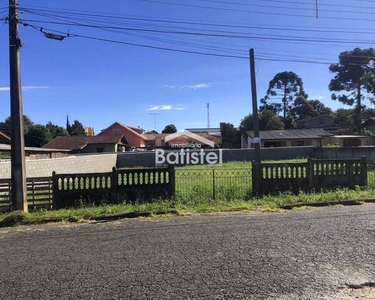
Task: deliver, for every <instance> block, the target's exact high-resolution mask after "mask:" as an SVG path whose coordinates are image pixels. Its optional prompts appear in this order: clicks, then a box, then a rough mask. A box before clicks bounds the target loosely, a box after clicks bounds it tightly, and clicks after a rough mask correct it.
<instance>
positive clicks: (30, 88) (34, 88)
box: [0, 85, 50, 92]
mask: <svg viewBox="0 0 375 300" xmlns="http://www.w3.org/2000/svg"><path fill="white" fill-rule="evenodd" d="M49 88H50V87H49V86H35V85H31V86H23V87H22V90H23V91H30V90H41V89H49ZM9 91H10V87H8V86H1V87H0V92H9Z"/></svg>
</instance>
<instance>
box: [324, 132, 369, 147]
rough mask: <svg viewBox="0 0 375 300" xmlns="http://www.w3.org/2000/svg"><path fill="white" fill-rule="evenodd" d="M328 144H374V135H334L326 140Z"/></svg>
mask: <svg viewBox="0 0 375 300" xmlns="http://www.w3.org/2000/svg"><path fill="white" fill-rule="evenodd" d="M326 145H327V146H336V147H363V146H374V137H372V136H366V135H352V134H347V135H346V134H343V135H332V136H330V137H329V138H328V139H327V140H326Z"/></svg>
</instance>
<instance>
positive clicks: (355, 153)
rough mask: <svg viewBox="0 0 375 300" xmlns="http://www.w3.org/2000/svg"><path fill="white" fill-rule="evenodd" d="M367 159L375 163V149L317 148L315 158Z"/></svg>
mask: <svg viewBox="0 0 375 300" xmlns="http://www.w3.org/2000/svg"><path fill="white" fill-rule="evenodd" d="M363 156H366V157H367V161H368V162H369V163H374V162H375V147H374V146H372V147H358V148H316V149H314V157H315V158H318V159H351V158H362V157H363Z"/></svg>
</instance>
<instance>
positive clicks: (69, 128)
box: [66, 116, 72, 135]
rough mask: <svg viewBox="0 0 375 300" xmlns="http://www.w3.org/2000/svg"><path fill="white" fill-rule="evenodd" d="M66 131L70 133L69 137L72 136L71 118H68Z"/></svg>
mask: <svg viewBox="0 0 375 300" xmlns="http://www.w3.org/2000/svg"><path fill="white" fill-rule="evenodd" d="M66 131H67V132H68V134H69V135H71V134H72V126H71V125H70V122H69V116H66Z"/></svg>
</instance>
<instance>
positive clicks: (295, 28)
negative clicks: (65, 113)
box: [20, 8, 373, 34]
mask: <svg viewBox="0 0 375 300" xmlns="http://www.w3.org/2000/svg"><path fill="white" fill-rule="evenodd" d="M20 10H23V11H24V12H27V13H31V14H36V15H42V16H46V17H47V16H50V17H60V18H65V19H71V18H70V17H69V15H71V16H73V15H75V16H87V17H96V18H99V19H100V20H102V21H103V18H106V19H108V20H111V21H110V22H111V23H112V24H113V19H118V20H123V19H126V20H138V21H147V22H160V23H176V24H188V25H204V26H215V27H216V26H217V27H232V28H251V29H270V30H289V31H307V32H308V31H312V32H326V33H346V34H347V33H353V34H357V33H359V34H373V31H370V30H368V31H364V30H365V29H363V31H357V30H356V31H352V30H351V29H347V30H343V29H342V28H338V27H336V28H335V27H326V26H325V27H324V29H302V28H304V27H305V28H310V27H306V26H288V25H274V26H273V27H265V26H250V25H233V24H232V23H231V24H222V23H212V22H211V23H207V22H206V21H200V22H197V21H194V22H189V21H187V20H184V21H181V20H180V19H179V20H178V21H176V20H165V19H164V20H161V19H154V18H150V17H139V16H138V17H134V16H132V17H130V16H126V15H119V14H117V15H116V14H115V15H105V14H99V13H88V12H85V13H83V12H82V11H81V12H80V11H71V10H54V9H52V10H51V9H37V10H35V9H31V10H30V9H28V8H20ZM37 12H39V13H37ZM40 12H47V13H44V14H41V13H40ZM48 12H55V13H58V14H59V15H53V14H48ZM61 14H63V15H66V16H62V15H61ZM275 26H278V27H275ZM328 28H330V29H334V30H327V29H328ZM366 29H367V28H366ZM358 30H360V29H358Z"/></svg>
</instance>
